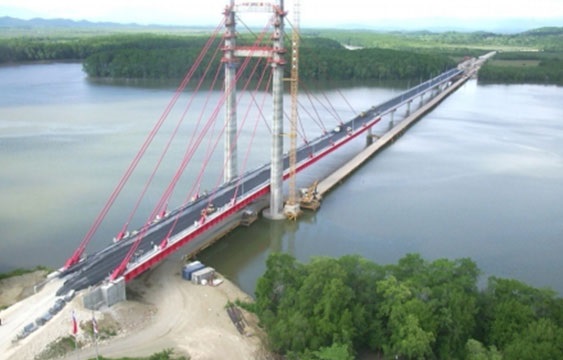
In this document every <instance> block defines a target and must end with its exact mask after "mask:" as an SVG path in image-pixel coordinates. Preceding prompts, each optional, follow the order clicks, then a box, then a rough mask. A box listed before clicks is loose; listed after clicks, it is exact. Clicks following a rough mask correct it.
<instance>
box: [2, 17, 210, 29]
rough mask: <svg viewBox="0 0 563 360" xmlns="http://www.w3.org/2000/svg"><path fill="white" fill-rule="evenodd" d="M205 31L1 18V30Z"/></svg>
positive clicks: (136, 25) (81, 21)
mask: <svg viewBox="0 0 563 360" xmlns="http://www.w3.org/2000/svg"><path fill="white" fill-rule="evenodd" d="M2 28H11V29H63V28H64V29H82V30H88V29H92V30H96V29H117V30H119V29H123V30H125V29H127V30H132V29H138V30H144V29H147V30H148V29H194V28H197V29H203V28H205V27H198V26H191V27H188V26H167V25H139V24H135V23H129V24H120V23H114V22H93V21H88V20H79V21H76V20H70V19H43V18H33V19H29V20H23V19H18V18H14V17H10V16H3V17H0V29H2Z"/></svg>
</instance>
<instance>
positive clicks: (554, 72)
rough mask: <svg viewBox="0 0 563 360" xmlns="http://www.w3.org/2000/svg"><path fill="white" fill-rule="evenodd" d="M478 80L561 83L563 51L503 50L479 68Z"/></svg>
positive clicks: (562, 78) (562, 79)
mask: <svg viewBox="0 0 563 360" xmlns="http://www.w3.org/2000/svg"><path fill="white" fill-rule="evenodd" d="M479 81H482V82H489V83H538V84H557V85H563V52H504V53H499V54H497V55H495V57H494V58H493V60H491V61H489V62H487V63H486V64H485V65H484V66H483V67H482V68H481V70H479Z"/></svg>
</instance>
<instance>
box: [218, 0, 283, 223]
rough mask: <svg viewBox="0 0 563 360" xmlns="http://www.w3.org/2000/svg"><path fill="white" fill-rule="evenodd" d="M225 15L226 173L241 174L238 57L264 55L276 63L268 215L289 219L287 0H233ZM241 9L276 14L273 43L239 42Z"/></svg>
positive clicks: (273, 63)
mask: <svg viewBox="0 0 563 360" xmlns="http://www.w3.org/2000/svg"><path fill="white" fill-rule="evenodd" d="M229 1H230V2H229V5H227V6H226V8H225V11H224V13H223V14H224V15H225V28H226V29H225V48H224V56H223V62H224V63H225V91H226V101H225V122H226V123H225V150H224V151H225V160H224V161H225V172H224V173H225V175H224V180H225V181H226V182H227V181H230V180H232V179H233V178H235V177H236V176H237V158H236V133H237V130H236V129H237V122H236V67H237V64H238V59H240V58H244V57H264V58H267V59H268V61H269V63H270V66H272V72H273V80H272V97H273V111H272V112H273V114H272V144H271V154H270V156H271V168H270V208H269V209H267V210H266V212H265V215H266V216H267V217H268V218H271V219H285V215H284V212H283V200H284V199H283V88H284V86H283V81H284V79H283V75H284V65H285V58H284V54H285V51H286V50H285V46H284V17H285V11H284V6H283V0H275V1H274V2H241V3H237V2H236V1H235V0H229ZM240 12H254V13H256V12H258V13H260V12H262V13H270V14H272V15H273V16H272V19H273V20H272V24H273V34H272V36H271V39H272V45H271V46H252V47H245V46H238V45H237V43H236V34H237V33H236V20H235V14H237V13H240Z"/></svg>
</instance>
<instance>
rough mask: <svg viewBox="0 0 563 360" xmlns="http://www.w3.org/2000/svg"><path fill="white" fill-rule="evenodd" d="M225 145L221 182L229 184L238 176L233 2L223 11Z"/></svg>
mask: <svg viewBox="0 0 563 360" xmlns="http://www.w3.org/2000/svg"><path fill="white" fill-rule="evenodd" d="M224 15H225V27H226V30H225V54H224V57H223V62H224V63H225V143H224V147H225V149H224V162H225V164H224V171H223V180H224V181H225V182H229V181H231V180H232V179H234V178H235V177H237V175H238V169H237V168H238V165H237V102H236V101H237V99H236V97H237V94H236V93H237V84H236V63H237V61H236V58H235V48H236V23H235V12H234V0H231V4H230V7H227V9H226V10H225V13H224Z"/></svg>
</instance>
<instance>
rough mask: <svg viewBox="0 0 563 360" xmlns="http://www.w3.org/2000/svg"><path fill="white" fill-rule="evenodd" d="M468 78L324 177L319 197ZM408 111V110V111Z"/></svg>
mask: <svg viewBox="0 0 563 360" xmlns="http://www.w3.org/2000/svg"><path fill="white" fill-rule="evenodd" d="M468 79H469V77H467V76H463V77H462V78H461V79H459V80H458V81H456V82H455V83H453V84H452V85H451V86H449V87H447V88H446V89H445V90H444V91H443V92H441V93H440V94H438V95H437V96H436V97H434V98H432V99H430V100H429V101H428V102H427V103H426V104H424V105H423V106H422V107H420V108H419V109H417V110H416V111H415V112H413V113H412V114H410V115H409V116H408V117H407V118H405V119H404V120H402V121H401V122H399V123H398V124H397V125H396V126H393V127H392V128H391V129H390V130H389V131H387V132H386V133H385V134H384V135H382V136H381V137H380V138H378V139H377V140H376V141H374V142H373V144H371V145H369V146H368V147H366V148H365V149H364V150H363V151H362V152H360V153H359V154H358V155H356V156H355V157H354V158H353V159H351V160H350V161H348V162H347V163H346V164H345V165H343V166H342V167H341V168H340V169H338V170H336V171H335V172H334V173H332V174H331V175H329V176H328V177H326V178H325V179H324V180H322V181H320V182H319V184H318V187H317V191H318V192H319V194H320V195H321V196H324V195H325V194H326V193H328V192H329V191H331V190H332V189H333V188H334V187H335V186H337V185H338V184H339V183H340V182H342V180H344V178H346V177H347V176H349V175H350V174H352V173H353V172H354V171H355V170H356V169H358V168H359V167H360V166H361V165H362V164H363V163H364V162H366V161H367V160H368V159H369V158H371V157H372V156H373V155H374V154H375V153H377V152H378V151H380V150H382V149H383V148H384V147H385V146H386V145H388V144H389V143H390V142H392V141H393V140H395V139H397V138H398V137H400V136H401V135H402V134H403V133H404V132H405V131H406V130H407V129H408V128H409V127H410V126H412V125H413V124H414V123H416V122H417V121H418V120H419V119H420V118H422V117H423V116H424V115H425V114H426V113H428V112H429V111H430V110H432V109H433V108H434V107H435V106H436V105H438V104H439V103H440V102H441V101H442V100H444V99H445V98H446V97H448V96H449V95H450V94H451V93H453V92H454V91H455V90H457V89H458V88H459V87H460V86H461V85H463V84H464V83H465V82H466V81H467V80H468ZM408 104H409V105H410V102H409V103H408ZM409 110H410V109H409ZM394 112H395V110H391V113H390V115H391V122H393V114H394Z"/></svg>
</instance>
